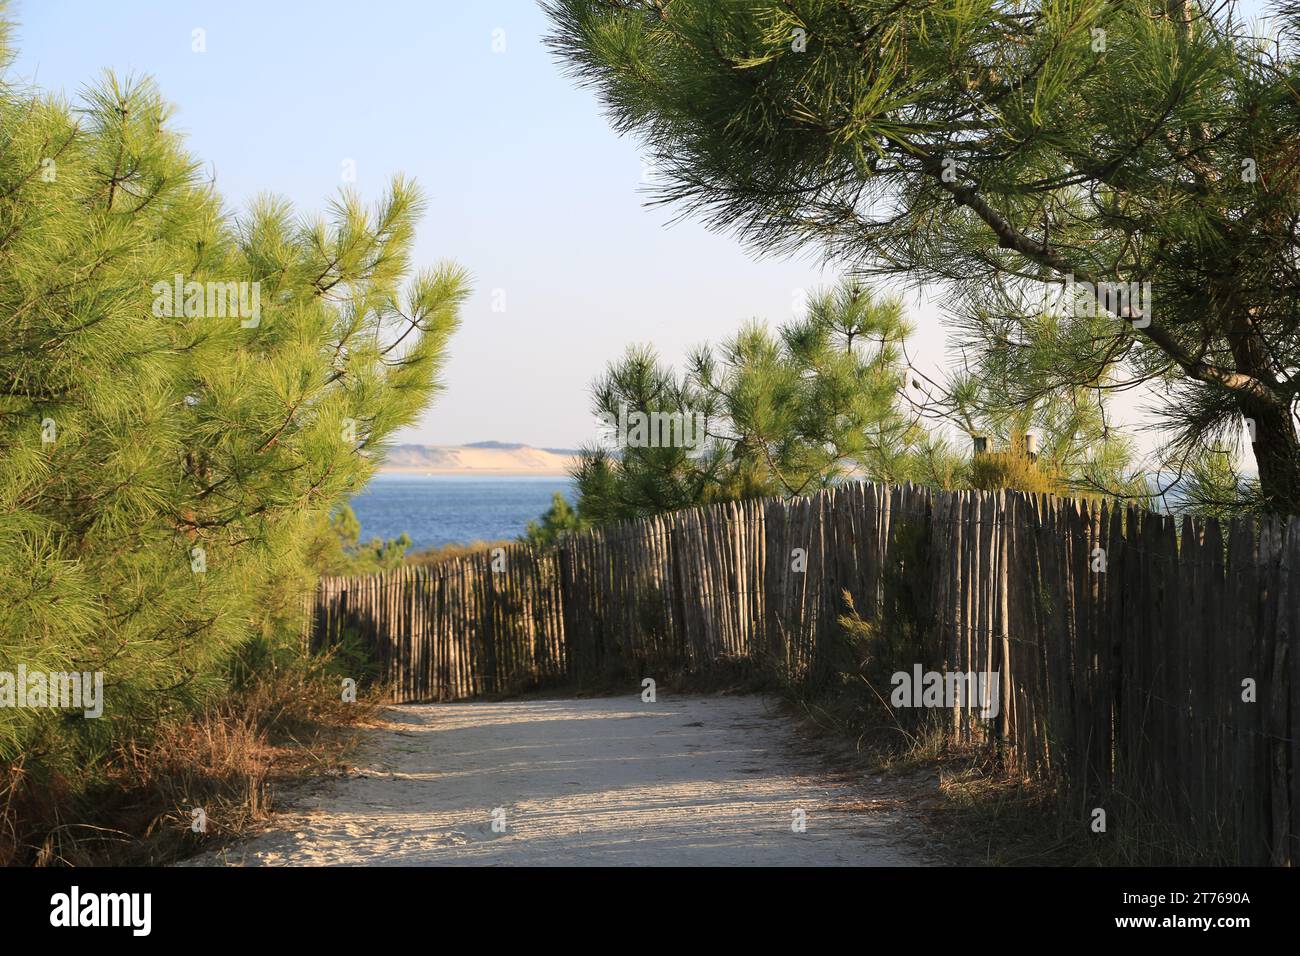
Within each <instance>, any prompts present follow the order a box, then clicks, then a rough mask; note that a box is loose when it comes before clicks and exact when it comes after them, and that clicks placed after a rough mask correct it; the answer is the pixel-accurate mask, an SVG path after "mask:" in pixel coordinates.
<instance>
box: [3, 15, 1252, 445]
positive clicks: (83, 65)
mask: <svg viewBox="0 0 1300 956" xmlns="http://www.w3.org/2000/svg"><path fill="white" fill-rule="evenodd" d="M1250 6H1255V5H1254V4H1250ZM10 14H11V16H13V17H14V18H15V19H17V21H18V29H17V37H16V39H17V43H18V46H19V50H20V56H19V59H18V61H17V63H16V64H15V67H14V69H15V71H16V72H17V73H18V74H19V75H21V76H23V77H26V78H29V79H35V80H36V82H37V83H39V84H40V85H41V86H43V87H45V88H48V89H61V90H63V91H65V92H66V93H67V94H68V95H69V96H71V97H75V95H76V93H77V91H78V89H79V88H80V87H81V86H82V85H83V84H85V83H87V82H88V81H92V80H94V79H95V78H96V77H97V75H98V74H99V72H100V70H101V69H102V68H105V67H110V68H112V69H114V70H116V71H118V72H119V73H122V74H126V73H136V74H142V73H147V74H150V75H152V76H153V77H154V78H156V79H157V81H158V83H159V85H160V86H161V88H162V91H163V93H164V95H165V96H167V97H168V98H169V99H170V100H171V101H172V102H173V103H175V104H176V105H177V107H178V113H177V118H176V122H177V124H178V125H179V126H180V128H181V129H182V130H183V131H185V132H186V133H187V134H188V136H189V141H190V144H191V147H192V149H193V151H194V152H195V153H196V154H197V155H198V156H200V157H201V158H202V159H204V160H205V161H206V162H207V163H209V164H210V167H211V169H212V171H213V173H214V174H215V176H216V181H217V185H218V188H219V189H220V190H221V192H222V193H223V195H224V196H225V198H226V200H227V202H228V204H230V205H231V206H232V207H240V206H242V205H243V204H244V203H246V202H247V200H248V199H249V198H250V197H252V196H254V195H255V194H257V193H259V192H262V191H267V190H269V191H272V192H276V193H280V194H282V195H285V196H287V197H289V198H290V199H291V200H293V201H294V202H295V203H296V204H297V205H298V207H299V208H300V209H302V210H304V211H308V210H315V209H318V208H320V207H321V206H322V205H323V203H324V202H325V200H326V199H327V198H328V197H330V196H331V195H332V194H333V193H334V192H335V191H336V190H337V189H338V188H339V187H340V185H341V182H342V171H343V163H344V161H345V160H348V159H351V160H354V161H355V164H356V173H357V187H358V188H359V189H360V190H361V191H362V193H363V195H366V196H368V197H374V196H377V195H378V194H379V193H380V192H381V190H382V189H383V187H384V185H385V184H386V183H387V181H388V178H389V177H390V176H391V175H392V174H393V173H395V172H399V171H401V172H405V173H408V174H411V175H413V176H414V177H415V178H416V179H417V180H418V181H419V183H420V184H421V186H422V187H423V188H424V190H425V192H426V193H427V195H428V197H429V199H430V209H429V214H428V216H427V217H426V219H425V221H424V222H423V224H422V226H421V228H420V231H419V239H418V246H417V250H416V253H417V254H416V259H417V261H418V262H419V263H421V264H427V263H432V262H433V261H435V260H438V259H442V258H451V259H454V260H456V261H458V262H460V263H461V264H463V265H465V266H466V267H468V268H469V269H470V271H471V272H472V274H473V276H474V288H475V292H474V296H473V298H472V299H471V300H470V302H469V304H468V307H467V309H466V312H465V316H464V326H463V328H462V330H461V331H460V333H459V334H458V335H457V336H456V337H455V338H454V339H453V340H452V343H451V356H450V361H449V365H448V370H447V375H446V379H447V384H448V388H447V391H446V393H445V394H444V395H443V396H442V397H441V398H440V399H439V401H438V402H437V404H436V405H435V406H434V407H433V408H432V409H431V410H430V411H429V412H428V413H427V414H426V416H425V418H424V419H423V421H422V422H421V423H420V425H419V426H418V427H416V428H413V429H411V430H409V431H407V432H406V433H405V434H404V435H402V436H401V438H402V439H403V440H408V441H424V442H430V443H436V444H457V443H462V442H470V441H477V440H483V439H498V440H502V441H522V442H527V443H529V444H533V445H539V446H566V447H567V446H572V445H575V444H577V443H579V442H581V441H586V440H590V439H592V438H594V426H593V424H592V420H591V417H590V412H589V397H588V392H587V386H588V383H589V382H590V381H591V379H592V378H593V377H595V376H596V375H597V374H598V373H599V372H600V370H601V369H602V368H603V367H604V365H605V363H606V362H607V361H609V360H610V359H612V358H615V357H616V356H618V355H619V354H621V352H622V351H623V349H624V348H625V346H626V345H627V344H628V343H631V342H652V343H653V344H654V345H655V346H656V347H657V348H658V350H659V352H660V354H661V355H662V356H664V357H665V358H667V359H669V360H670V361H673V362H678V361H680V359H681V358H682V356H683V355H684V354H685V352H686V350H687V349H688V348H689V347H690V346H692V345H695V344H698V343H700V342H702V341H705V340H710V341H717V340H718V339H721V338H723V337H725V336H727V335H728V334H730V333H731V332H732V331H734V330H735V329H736V328H738V327H739V326H740V324H741V323H742V322H743V321H745V320H747V319H750V318H763V319H767V320H768V321H771V322H779V321H781V320H783V319H786V318H788V317H789V316H790V314H791V308H792V300H793V290H795V289H796V288H810V287H813V286H816V285H819V284H827V283H829V282H830V281H832V280H833V278H834V274H833V273H831V272H826V273H823V272H821V271H820V269H819V268H818V267H817V263H816V262H815V260H813V259H812V258H808V259H804V260H795V261H778V260H770V259H769V260H762V261H757V260H755V259H754V258H752V257H751V256H750V255H749V254H748V253H747V252H746V251H745V250H744V249H742V248H741V246H740V245H739V244H738V243H737V242H736V241H735V240H734V239H733V238H731V237H730V236H723V235H716V234H712V233H709V232H707V231H706V230H705V229H704V228H703V227H702V226H701V225H699V224H698V223H697V222H693V221H692V222H685V223H679V224H676V225H672V226H671V227H669V226H668V222H669V220H670V219H671V216H672V213H671V211H669V210H666V209H663V208H658V209H655V208H649V207H647V206H646V205H645V199H646V192H645V185H644V183H643V182H642V177H643V173H644V169H643V165H642V161H641V158H640V155H639V153H638V151H637V147H636V144H635V143H634V142H632V141H629V140H620V139H619V138H617V137H616V136H615V135H614V133H613V132H612V131H611V130H610V129H609V126H608V125H607V123H606V121H605V119H604V117H603V116H602V115H601V113H600V110H599V109H598V107H597V104H596V102H595V100H594V98H593V97H592V96H591V95H590V94H589V93H588V92H586V91H583V90H580V89H578V88H577V87H576V86H575V85H574V83H573V82H572V80H570V79H568V78H566V77H565V76H563V75H562V74H561V71H560V67H559V64H557V63H556V62H555V60H554V59H553V58H552V56H551V55H550V53H549V52H548V51H547V50H546V48H545V47H544V46H543V45H542V42H541V41H542V36H543V35H544V34H545V33H546V31H547V28H548V25H547V22H546V20H545V18H544V17H543V15H542V12H541V10H540V7H539V6H538V5H537V4H536V3H535V2H533V0H474V2H445V0H425V2H406V0H371V2H367V3H358V2H355V0H346V2H340V0H313V2H306V0H295V2H290V0H273V2H268V0H261V2H248V0H221V2H185V0H180V2H144V0H114V2H96V0H14V2H13V4H12V7H11V11H10ZM195 29H202V30H204V31H205V40H206V52H204V53H196V52H194V51H193V50H192V49H191V47H192V35H193V31H194V30H195ZM498 30H499V31H504V32H503V33H502V34H499V35H497V36H500V37H503V38H504V42H505V49H504V51H502V52H494V50H493V41H494V31H498ZM494 289H501V290H504V292H505V303H506V311H505V313H503V314H502V313H496V312H493V311H492V308H491V305H492V301H493V298H492V292H493V290H494ZM911 317H912V318H913V320H914V321H915V322H916V324H917V326H918V332H917V336H916V339H915V341H914V342H913V345H912V352H913V357H914V358H916V359H917V364H918V365H919V366H921V367H922V368H925V369H927V370H930V369H933V368H935V367H936V366H937V365H938V364H939V363H940V362H942V360H943V342H944V333H943V331H942V329H941V327H940V324H939V314H938V312H937V310H936V309H935V308H933V307H931V306H923V305H921V304H920V303H919V302H917V300H916V299H915V298H913V302H912V309H911Z"/></svg>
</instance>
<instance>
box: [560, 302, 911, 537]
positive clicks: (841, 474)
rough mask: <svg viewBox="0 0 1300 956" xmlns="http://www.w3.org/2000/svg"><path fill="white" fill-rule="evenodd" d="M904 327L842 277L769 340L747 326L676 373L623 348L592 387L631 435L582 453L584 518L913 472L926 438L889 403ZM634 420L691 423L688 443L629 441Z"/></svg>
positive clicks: (644, 352)
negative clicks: (637, 416)
mask: <svg viewBox="0 0 1300 956" xmlns="http://www.w3.org/2000/svg"><path fill="white" fill-rule="evenodd" d="M908 331H909V329H908V326H907V323H906V321H905V320H904V318H903V310H902V303H901V301H900V300H898V299H897V298H887V297H880V296H875V295H873V294H872V293H871V292H870V291H869V290H867V289H866V288H865V287H863V286H861V285H859V284H857V283H853V282H846V283H843V284H841V285H839V286H838V287H836V288H834V289H831V290H828V291H824V292H819V293H814V294H813V295H812V296H811V297H810V298H809V300H808V306H807V311H806V315H805V316H803V317H802V318H800V319H798V320H796V321H792V322H788V323H786V324H784V325H782V326H781V327H780V328H779V329H778V330H777V331H776V332H775V333H773V332H772V331H771V330H769V329H768V328H767V327H766V326H763V325H760V324H757V323H751V324H749V325H747V326H745V327H744V328H742V329H741V330H740V331H739V332H738V333H736V334H735V335H734V336H732V337H731V338H730V339H727V340H726V341H724V342H723V343H722V344H721V345H720V346H718V347H716V348H715V347H711V346H707V345H706V346H703V347H701V348H699V349H696V350H695V351H694V352H693V353H692V354H691V355H690V356H689V358H688V360H687V363H686V369H685V371H684V373H682V374H681V375H678V374H677V373H675V372H674V370H673V369H671V368H669V367H666V366H664V365H662V364H661V363H660V362H659V360H658V358H657V356H656V355H655V353H654V351H653V350H652V349H650V348H649V347H646V346H639V347H633V348H631V349H629V351H628V353H627V354H626V355H625V356H624V357H623V359H622V360H621V361H618V362H615V363H613V364H612V365H611V366H610V367H609V368H608V369H607V371H606V373H605V375H604V376H603V377H602V378H601V379H600V380H598V381H597V383H596V385H595V386H594V388H593V398H594V402H593V405H594V411H595V412H596V413H597V415H599V416H603V417H604V419H605V420H606V421H607V422H609V423H610V424H611V425H613V424H614V423H618V424H619V426H620V428H622V429H623V430H624V431H627V432H628V433H629V434H620V435H618V436H617V441H616V442H615V443H614V444H615V445H617V447H593V448H589V449H585V450H584V453H583V455H582V456H581V458H580V460H579V463H578V466H577V468H576V469H575V473H574V478H575V480H576V482H577V485H578V490H579V495H580V497H579V508H580V512H581V514H582V516H583V517H584V519H586V520H589V521H591V522H593V523H595V524H603V523H606V522H609V521H615V520H620V519H625V518H632V517H640V516H644V515H651V514H660V513H663V512H667V511H674V510H677V509H680V508H687V507H692V506H695V505H701V504H707V503H709V502H712V501H734V500H739V499H744V498H753V497H761V496H771V495H782V496H790V495H799V494H806V493H809V492H812V491H815V490H817V489H819V488H825V487H828V486H830V485H831V484H834V483H835V482H836V481H839V480H841V479H843V478H845V477H847V476H849V475H850V474H859V475H866V476H868V477H871V478H875V479H877V480H884V481H900V480H908V479H910V478H912V477H914V475H915V472H916V469H917V460H916V453H917V450H918V445H919V443H920V442H921V441H922V440H923V439H924V438H925V435H924V432H923V431H922V430H921V429H920V428H919V427H918V424H917V421H916V416H915V415H913V414H912V413H911V411H910V409H908V408H907V407H906V405H905V404H904V403H903V402H901V401H900V400H899V393H900V390H901V386H902V382H903V380H904V375H903V367H904V354H903V349H902V346H903V342H904V340H905V339H906V336H907V334H908ZM637 413H641V414H642V415H645V416H647V417H648V416H653V415H654V414H660V415H666V416H675V418H674V420H679V419H680V420H684V421H686V422H688V423H689V422H691V421H692V420H695V421H697V422H698V427H697V428H695V429H693V430H692V434H691V438H692V439H694V441H693V443H689V444H688V443H674V442H671V441H662V440H660V441H658V442H653V441H651V442H645V441H638V440H637V438H636V436H635V434H634V432H633V431H632V429H629V428H628V427H627V425H626V422H627V421H628V420H629V419H630V418H631V417H632V416H633V415H635V414H637ZM657 437H658V438H663V437H664V436H662V435H661V436H657ZM668 437H671V436H668Z"/></svg>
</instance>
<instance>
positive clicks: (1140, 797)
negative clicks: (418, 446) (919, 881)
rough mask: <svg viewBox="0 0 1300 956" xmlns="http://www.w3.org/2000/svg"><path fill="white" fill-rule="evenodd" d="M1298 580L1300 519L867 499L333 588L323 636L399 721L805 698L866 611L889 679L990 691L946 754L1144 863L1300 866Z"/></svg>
mask: <svg viewBox="0 0 1300 956" xmlns="http://www.w3.org/2000/svg"><path fill="white" fill-rule="evenodd" d="M1297 569H1300V520H1295V519H1293V520H1290V521H1284V520H1279V519H1272V518H1264V519H1240V520H1234V521H1232V522H1231V523H1229V524H1224V523H1220V522H1218V521H1216V520H1213V519H1210V520H1205V521H1199V520H1190V519H1184V520H1183V521H1182V522H1181V525H1180V524H1179V523H1177V522H1176V521H1175V519H1173V518H1170V517H1168V516H1162V515H1155V514H1151V513H1147V512H1142V511H1138V510H1134V509H1120V508H1108V507H1106V506H1104V505H1102V506H1096V505H1092V504H1089V503H1086V502H1077V501H1069V500H1062V499H1057V498H1051V497H1046V496H1035V495H1026V494H1020V493H1006V492H996V493H980V492H932V491H930V490H927V489H920V488H914V487H910V486H908V487H899V488H885V487H881V486H877V485H872V484H852V485H844V486H841V487H838V488H835V489H832V490H828V491H823V492H819V493H817V494H814V495H811V496H809V497H805V498H797V499H794V500H778V499H769V500H755V501H747V502H739V503H725V504H718V505H713V506H709V507H706V508H701V509H692V510H688V511H683V512H678V513H675V514H672V515H666V516H661V517H655V518H647V519H644V520H640V521H634V522H627V523H623V524H619V525H616V526H611V527H607V528H605V529H603V530H601V531H599V532H594V533H587V534H581V535H575V536H572V537H570V538H569V539H567V541H566V543H565V544H564V546H563V547H561V548H560V549H558V550H557V551H554V552H548V553H539V552H537V551H534V550H532V549H531V548H529V547H527V546H524V545H516V546H511V547H507V548H504V549H502V550H501V551H500V552H498V553H496V554H488V553H484V554H475V555H470V556H468V557H462V558H457V559H454V560H451V561H448V562H445V563H443V564H439V565H437V566H434V567H429V568H415V569H404V570H400V571H396V572H393V573H390V574H385V575H378V576H374V577H366V578H351V579H348V578H334V579H326V580H324V581H322V582H321V585H320V588H319V590H318V592H317V595H316V599H315V607H314V611H313V614H312V618H313V622H312V628H311V635H312V640H313V642H314V643H315V645H317V646H325V645H330V644H334V643H337V642H339V641H341V640H344V639H349V638H350V639H353V640H360V641H361V642H362V643H363V644H365V645H367V646H369V647H371V648H372V649H373V650H374V652H375V653H376V656H377V657H378V659H379V660H380V662H381V664H382V667H383V668H384V670H385V672H386V673H387V675H388V677H389V678H390V680H391V682H392V685H393V687H394V695H395V699H397V700H399V701H420V700H444V699H453V698H463V697H471V696H474V695H477V694H483V693H499V692H511V691H517V690H523V689H527V688H532V687H539V686H545V685H547V684H559V683H574V682H578V683H581V682H587V681H599V680H602V679H609V678H611V677H620V676H622V677H627V678H632V679H634V680H636V681H639V679H640V678H641V677H642V676H649V677H655V676H656V675H664V674H667V673H671V672H673V671H680V670H700V669H705V668H709V667H712V666H715V665H717V664H720V663H724V662H750V663H752V664H760V663H761V664H762V665H763V666H767V667H773V668H775V669H777V670H779V671H781V672H782V673H783V674H784V675H785V676H787V677H789V678H791V679H794V680H805V679H812V678H816V676H817V674H818V668H819V667H821V668H824V667H826V666H834V664H835V662H836V661H838V660H840V659H841V655H842V648H843V641H844V630H843V628H841V627H840V626H839V625H838V618H839V617H840V615H841V614H843V613H844V612H845V610H846V608H847V606H848V605H847V601H850V600H851V602H852V604H853V606H854V607H855V608H856V610H857V612H858V613H859V614H860V615H861V618H862V619H864V620H865V621H866V622H868V623H869V624H871V625H874V626H875V627H876V628H877V630H878V631H879V632H880V634H881V635H882V638H881V640H882V643H881V645H880V646H881V647H882V648H886V649H889V651H890V653H891V654H892V655H893V656H895V657H897V658H898V659H896V660H889V661H886V662H885V663H886V664H887V667H886V670H887V671H897V672H905V673H911V672H912V671H913V669H914V667H916V666H918V665H919V666H920V668H922V670H923V671H930V670H934V671H939V672H960V673H975V674H982V675H985V677H986V679H988V680H991V681H993V682H994V683H996V685H997V687H998V692H999V694H998V696H999V700H998V704H999V707H998V713H997V715H996V717H994V718H993V719H991V720H984V719H982V718H981V717H980V715H979V713H978V711H979V702H978V701H975V700H971V699H969V697H968V699H966V700H965V701H962V702H957V703H954V704H953V705H952V706H950V707H948V706H945V708H944V709H943V710H942V711H940V712H939V713H940V714H941V715H944V716H942V718H941V723H942V725H943V732H945V733H949V734H951V735H952V736H953V737H954V738H956V739H960V740H964V741H967V742H970V743H971V744H973V745H975V746H987V747H990V748H994V749H996V751H997V753H998V755H999V757H1000V759H1002V760H1003V761H1004V762H1005V763H1006V764H1007V765H1008V766H1010V767H1013V768H1018V769H1020V770H1023V772H1025V773H1026V774H1028V775H1032V776H1037V777H1046V778H1050V779H1053V780H1055V781H1058V782H1059V783H1060V785H1061V792H1062V794H1063V796H1064V799H1065V800H1066V801H1067V805H1068V806H1069V807H1070V808H1071V812H1075V813H1077V814H1079V818H1080V820H1081V821H1083V822H1082V823H1081V825H1086V823H1087V822H1088V821H1090V820H1091V818H1092V811H1093V809H1094V808H1101V809H1103V810H1105V811H1106V813H1107V816H1108V818H1109V821H1110V823H1111V826H1112V827H1113V826H1114V824H1115V822H1116V821H1117V820H1124V819H1126V818H1127V819H1129V820H1135V819H1138V818H1139V816H1140V818H1141V819H1142V820H1144V821H1146V822H1147V823H1148V824H1149V825H1151V826H1152V827H1153V829H1152V831H1151V832H1150V834H1148V835H1149V837H1150V838H1151V839H1183V840H1186V841H1187V842H1189V843H1190V844H1192V845H1194V846H1197V847H1205V848H1207V849H1208V848H1215V849H1217V851H1218V852H1221V853H1222V852H1227V853H1228V854H1230V855H1231V856H1233V857H1235V858H1236V859H1237V860H1239V861H1240V862H1244V863H1253V864H1274V865H1277V864H1293V863H1295V862H1297V861H1298V860H1300V841H1298V838H1297V834H1300V772H1297V768H1300V655H1298V654H1297V653H1296V647H1295V642H1296V638H1295V637H1294V636H1293V635H1296V634H1297V633H1300V580H1297V576H1296V573H1297ZM902 632H906V634H903V636H902V637H900V636H899V635H900V633H902ZM907 635H911V636H910V637H907ZM886 638H888V639H886ZM905 638H906V639H905ZM888 679H889V678H888V677H886V680H888ZM633 686H637V685H635V684H634V685H633ZM880 690H881V693H882V694H883V695H888V694H889V693H890V690H891V688H890V687H889V686H885V687H882V688H880ZM927 713H928V714H929V715H930V718H931V719H933V718H934V716H935V711H933V710H931V711H928V712H927Z"/></svg>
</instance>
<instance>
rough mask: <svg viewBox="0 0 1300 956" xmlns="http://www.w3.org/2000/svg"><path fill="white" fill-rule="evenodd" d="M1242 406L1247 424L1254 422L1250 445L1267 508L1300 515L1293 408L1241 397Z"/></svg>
mask: <svg viewBox="0 0 1300 956" xmlns="http://www.w3.org/2000/svg"><path fill="white" fill-rule="evenodd" d="M1240 407H1241V410H1242V414H1244V415H1245V416H1246V420H1247V423H1248V424H1249V423H1250V422H1252V421H1253V422H1254V425H1253V432H1254V434H1253V440H1252V442H1251V446H1252V447H1253V448H1254V451H1255V464H1256V465H1257V466H1258V467H1259V485H1260V491H1261V492H1262V494H1263V499H1264V502H1263V503H1264V508H1265V510H1267V511H1269V512H1273V513H1276V514H1300V439H1297V437H1296V427H1295V421H1294V419H1293V418H1292V416H1291V411H1290V408H1289V407H1288V406H1287V405H1285V404H1278V405H1274V404H1265V403H1263V402H1258V401H1255V400H1252V399H1242V400H1241V402H1240Z"/></svg>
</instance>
